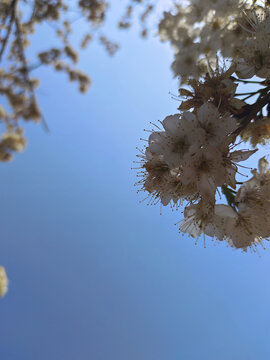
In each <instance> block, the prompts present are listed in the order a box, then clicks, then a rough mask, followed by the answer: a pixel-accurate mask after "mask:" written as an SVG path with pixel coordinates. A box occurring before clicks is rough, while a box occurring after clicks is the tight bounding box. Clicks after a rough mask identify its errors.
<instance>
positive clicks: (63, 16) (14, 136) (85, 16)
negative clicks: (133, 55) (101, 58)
mask: <svg viewBox="0 0 270 360" xmlns="http://www.w3.org/2000/svg"><path fill="white" fill-rule="evenodd" d="M125 6H126V8H125ZM109 7H110V3H109V2H108V1H105V0H77V1H72V2H70V1H68V0H1V1H0V63H1V67H0V99H1V100H0V124H1V125H2V126H1V129H0V134H1V135H0V161H10V160H11V159H12V157H13V154H14V153H16V152H20V151H23V150H24V148H25V146H26V138H25V136H24V130H23V125H22V124H23V121H34V122H42V123H43V125H44V126H45V128H47V125H46V121H45V119H44V117H43V115H42V110H41V109H40V106H39V102H38V99H37V96H36V89H37V87H38V86H39V79H38V78H35V77H33V75H32V74H33V72H34V71H35V70H36V69H37V68H39V67H40V66H49V67H51V68H52V69H54V70H55V71H56V72H62V73H65V74H66V75H67V77H68V79H69V81H71V82H75V83H77V84H78V88H79V91H80V92H81V93H85V92H87V91H88V89H89V87H90V84H91V80H90V78H89V76H88V75H87V74H86V73H84V72H83V71H81V70H80V69H78V68H77V64H78V62H79V54H78V51H77V49H78V48H81V49H85V48H87V47H88V45H89V44H90V42H91V41H93V40H95V39H97V40H98V41H99V43H100V44H101V45H102V46H103V47H104V48H105V50H106V51H107V52H108V54H109V55H114V54H115V52H116V51H117V50H118V47H119V45H118V43H117V42H115V41H112V40H110V39H109V38H108V37H107V35H106V34H105V33H104V32H103V30H102V29H103V26H104V24H105V20H106V16H107V13H108V10H109ZM122 7H124V8H123V14H122V15H121V14H120V15H119V19H117V27H118V28H119V29H128V28H129V27H130V26H131V25H132V21H133V18H134V12H136V11H135V10H136V8H138V7H139V8H140V10H139V15H140V23H141V26H142V30H141V35H142V36H144V37H145V36H146V35H147V26H146V25H147V18H148V15H149V14H150V13H151V12H152V10H153V6H152V5H151V4H150V3H149V0H126V4H125V3H124V4H122ZM137 12H138V11H137ZM77 21H82V22H84V24H85V25H84V28H85V29H86V30H85V31H86V33H85V34H83V36H82V38H81V43H80V45H79V46H77V47H76V46H75V45H74V44H73V40H72V33H73V31H74V28H75V25H74V23H76V22H77ZM41 25H42V26H48V27H49V28H50V30H52V31H54V32H55V39H54V40H55V43H56V44H58V45H55V46H52V45H51V44H50V42H51V41H52V39H50V38H48V43H46V42H44V49H43V50H42V51H40V52H39V53H38V54H37V56H36V58H33V56H32V57H31V58H29V56H28V51H27V50H28V47H29V46H30V45H31V37H32V36H33V35H34V34H35V32H36V31H37V29H38V27H39V26H41Z"/></svg>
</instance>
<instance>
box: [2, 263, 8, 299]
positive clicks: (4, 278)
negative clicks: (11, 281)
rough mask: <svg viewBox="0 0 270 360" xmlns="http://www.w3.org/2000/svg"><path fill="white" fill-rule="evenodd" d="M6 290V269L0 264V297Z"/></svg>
mask: <svg viewBox="0 0 270 360" xmlns="http://www.w3.org/2000/svg"><path fill="white" fill-rule="evenodd" d="M7 291H8V278H7V274H6V270H5V268H4V267H3V266H0V298H1V297H3V296H4V295H6V293H7Z"/></svg>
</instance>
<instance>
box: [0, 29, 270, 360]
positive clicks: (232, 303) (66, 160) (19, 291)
mask: <svg viewBox="0 0 270 360" xmlns="http://www.w3.org/2000/svg"><path fill="white" fill-rule="evenodd" d="M46 31H47V30H46ZM46 31H45V30H44V31H41V32H40V34H39V37H38V38H36V39H35V40H34V45H33V50H32V51H33V52H35V49H38V48H39V46H40V44H39V43H40V42H42V41H44V39H45V36H49V35H48V34H47V33H46ZM110 34H111V36H112V37H113V36H114V35H115V36H117V38H118V40H119V41H120V43H121V49H120V51H119V52H118V53H117V55H116V56H115V57H114V58H113V59H112V58H109V57H108V56H107V55H106V54H105V53H104V51H103V49H102V48H101V47H100V46H97V45H92V46H91V47H90V48H89V50H88V51H86V52H84V53H82V54H81V64H82V67H83V68H84V70H86V71H88V72H89V74H90V76H91V78H92V82H93V85H92V87H91V89H90V91H89V93H88V94H87V95H84V96H82V95H80V94H78V93H77V89H76V86H75V85H72V84H68V83H67V81H66V78H65V76H64V75H63V76H62V75H58V74H55V73H53V72H51V71H49V70H47V69H39V70H38V72H37V75H38V76H40V77H41V80H42V85H41V87H40V88H39V90H38V97H39V100H40V103H41V105H42V109H43V112H44V116H45V118H46V121H47V123H48V125H49V128H50V134H47V133H45V132H44V131H43V130H42V128H41V126H39V125H33V124H29V125H27V127H26V129H27V130H26V131H27V136H28V139H29V145H28V148H27V150H26V151H25V152H24V153H22V154H20V155H17V156H16V158H15V161H14V162H12V163H10V164H2V165H1V178H2V192H1V205H0V206H1V224H2V225H1V242H0V255H1V256H0V263H1V264H2V265H4V266H5V267H6V269H7V273H8V275H9V278H10V288H9V292H8V294H7V296H6V297H5V298H4V299H2V300H1V302H0V318H1V327H0V339H1V340H0V358H1V359H3V360H48V359H50V360H60V359H61V360H62V359H65V360H75V359H76V360H77V359H79V360H108V359H110V360H127V359H128V360H165V359H166V360H182V359H183V360H186V359H187V360H197V359H206V360H216V359H218V360H225V359H226V360H227V359H230V360H241V359H245V360H266V359H269V357H270V341H269V340H270V314H269V303H270V290H269V268H270V265H269V263H270V262H269V260H270V249H268V250H267V251H261V257H259V256H258V255H256V254H243V253H241V252H237V251H233V250H232V249H230V248H228V247H226V246H225V245H223V244H221V245H217V246H214V244H213V243H212V242H211V241H208V242H207V247H206V249H205V248H204V247H203V241H200V242H199V244H198V245H197V246H196V245H194V241H193V240H192V239H190V238H188V237H186V236H182V235H180V234H179V233H178V230H177V226H174V223H176V222H177V221H179V220H180V219H181V217H182V214H181V212H180V211H178V212H174V213H172V212H171V211H170V210H169V209H164V210H163V215H162V216H160V214H159V207H158V206H157V207H151V206H146V204H143V203H142V204H141V203H139V200H142V198H143V195H142V194H139V195H138V194H137V193H136V190H137V189H136V188H135V187H134V183H135V182H136V171H134V170H133V171H132V170H131V167H132V166H133V164H132V161H133V160H135V159H136V154H137V150H136V147H137V146H139V147H140V146H141V145H142V143H141V142H140V140H139V138H140V137H145V136H146V135H145V134H144V132H143V129H144V128H147V127H148V124H149V122H150V121H152V122H155V121H157V120H158V119H160V120H162V119H163V118H164V117H165V116H167V115H168V114H172V113H174V112H176V109H177V107H178V103H177V102H176V101H175V100H173V99H172V98H171V96H170V95H169V92H172V93H177V81H176V80H173V77H172V72H171V71H170V69H169V65H170V63H171V61H172V53H171V50H170V49H169V48H168V47H167V46H166V45H164V44H160V43H159V41H158V39H157V38H154V39H151V40H149V41H142V40H141V39H139V38H138V36H137V32H136V29H135V30H132V31H130V32H128V33H118V34H117V32H115V31H114V30H113V29H110ZM268 247H269V246H268Z"/></svg>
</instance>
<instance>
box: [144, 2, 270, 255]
mask: <svg viewBox="0 0 270 360" xmlns="http://www.w3.org/2000/svg"><path fill="white" fill-rule="evenodd" d="M159 33H160V36H161V39H162V40H164V41H165V40H168V41H170V42H171V44H172V46H173V48H174V50H175V59H174V62H173V64H172V69H173V71H174V73H175V75H176V76H179V77H180V80H181V82H180V83H181V85H180V86H181V87H180V90H179V93H180V98H181V99H182V101H181V104H180V107H179V110H180V112H178V113H177V114H174V115H170V116H167V117H166V118H165V119H164V120H163V121H161V122H160V124H158V125H154V128H153V129H152V130H151V131H150V132H151V133H150V136H149V139H148V144H147V146H146V147H145V148H144V149H142V151H141V153H140V154H139V155H138V156H139V157H140V161H139V163H140V172H139V174H138V175H139V176H140V177H141V179H140V180H139V181H138V185H140V186H141V190H143V191H146V192H147V193H148V196H147V199H148V201H149V203H150V204H156V203H161V205H163V206H166V205H168V204H171V206H172V207H174V206H175V207H177V208H178V207H179V206H182V205H183V204H184V205H185V207H184V219H183V220H182V221H181V222H180V227H179V228H180V231H181V232H183V233H188V234H189V235H191V236H192V237H194V238H199V237H200V236H201V235H202V234H203V235H204V236H205V235H207V236H209V237H212V238H215V239H216V240H217V241H218V242H219V241H225V242H227V243H228V244H229V245H230V246H232V247H234V248H237V249H239V248H240V249H243V250H244V251H246V250H247V249H248V248H252V249H255V248H256V247H257V245H258V244H261V245H262V244H263V241H264V240H267V239H268V238H269V237H270V222H269V221H268V219H269V218H270V168H269V164H268V161H267V160H266V157H262V158H261V159H260V160H259V169H258V170H256V169H254V170H252V175H253V176H252V178H251V179H250V180H248V181H244V182H243V181H242V180H241V181H239V178H240V176H241V175H239V174H238V173H239V167H242V164H239V163H241V162H243V161H245V160H247V159H248V158H249V157H250V156H252V155H253V154H254V153H255V152H256V151H257V149H256V146H257V145H258V144H261V145H265V144H266V143H267V141H268V140H269V138H270V9H269V8H268V2H259V1H251V2H247V1H245V2H243V1H240V0H226V1H224V0H222V1H219V0H215V1H213V0H208V1H203V2H202V1H198V0H189V1H188V2H186V4H185V6H179V5H178V6H176V8H175V12H174V13H172V12H166V13H164V18H163V20H162V21H161V23H160V25H159ZM221 63H222V64H223V65H222V66H221V65H220V64H221ZM254 76H256V77H254ZM253 77H254V79H252V80H250V79H251V78H253ZM258 78H259V79H258ZM240 84H241V86H240ZM251 85H252V91H250V89H251ZM254 86H256V89H255V90H253V89H254ZM243 88H244V89H245V91H244V92H239V91H242V89H243ZM238 89H241V90H238ZM246 89H247V91H246ZM243 141H244V142H246V143H250V144H251V146H252V148H251V149H248V148H247V149H242V147H241V148H240V147H239V146H238V145H239V144H240V143H243ZM240 174H241V173H240ZM242 178H243V176H242ZM244 180H245V178H244ZM216 198H217V199H219V200H226V203H227V204H222V203H217V199H216ZM219 202H221V201H219Z"/></svg>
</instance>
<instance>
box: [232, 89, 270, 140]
mask: <svg viewBox="0 0 270 360" xmlns="http://www.w3.org/2000/svg"><path fill="white" fill-rule="evenodd" d="M264 93H265V94H264V95H261V96H260V97H259V98H258V100H257V101H256V102H255V103H254V104H253V105H246V110H245V111H244V113H242V114H241V115H240V116H239V117H238V118H239V120H240V126H239V127H238V128H237V129H236V130H235V131H234V132H233V133H232V135H236V136H237V135H239V134H240V133H241V131H242V130H243V129H244V128H245V127H246V126H247V125H248V124H249V123H250V121H251V120H252V119H254V118H255V117H256V115H257V114H258V112H259V111H261V110H262V109H263V108H264V106H265V105H267V104H269V103H270V87H269V86H268V87H267V88H265V91H264Z"/></svg>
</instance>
